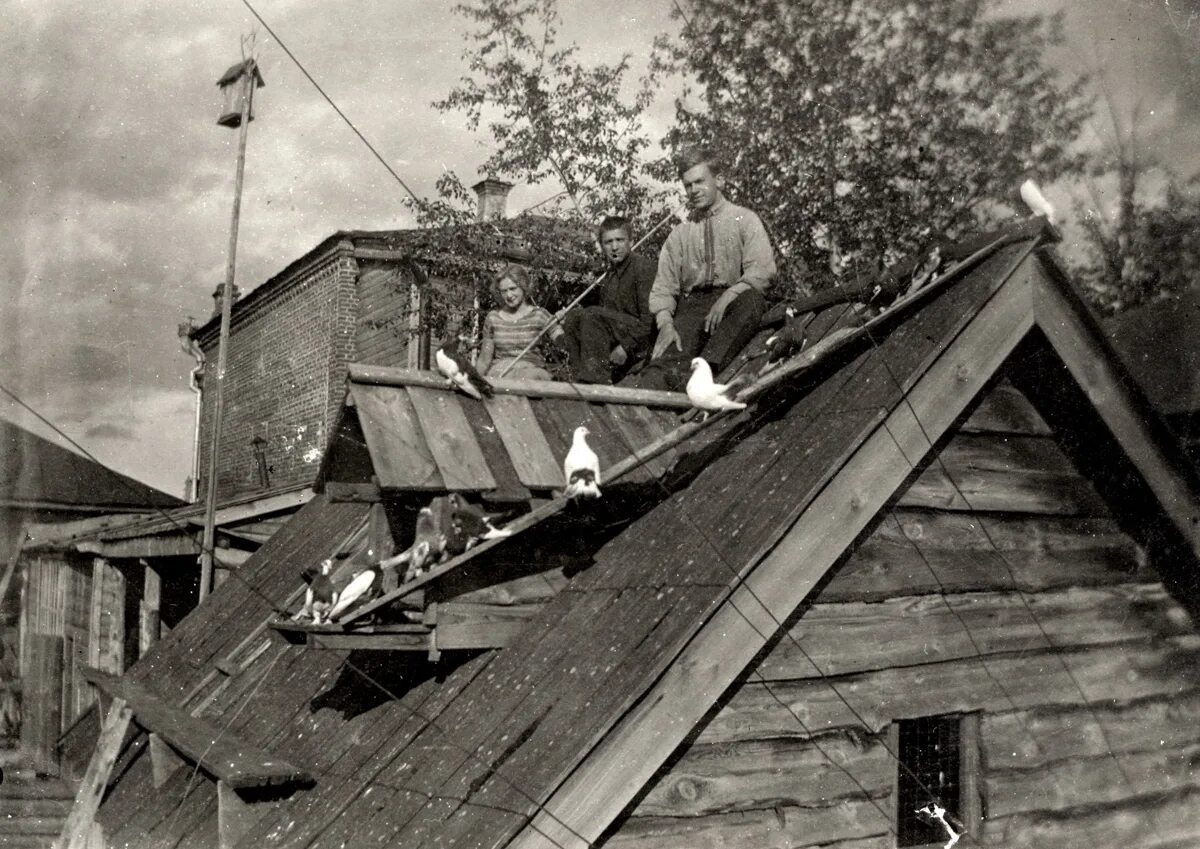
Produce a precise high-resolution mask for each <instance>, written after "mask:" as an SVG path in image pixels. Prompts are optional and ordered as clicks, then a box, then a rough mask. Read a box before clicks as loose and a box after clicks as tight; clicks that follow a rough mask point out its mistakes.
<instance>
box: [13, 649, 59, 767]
mask: <svg viewBox="0 0 1200 849" xmlns="http://www.w3.org/2000/svg"><path fill="white" fill-rule="evenodd" d="M22 648H23V649H24V653H25V658H26V663H25V668H24V670H22V681H21V702H22V704H23V706H24V710H23V711H22V716H21V749H22V750H23V751H25V752H28V753H29V756H30V758H31V760H32V762H33V763H32V765H33V767H34V769H35V770H37V772H39V773H41V774H43V775H58V771H59V763H58V751H57V743H58V737H59V734H60V732H61V731H62V713H63V703H62V681H63V638H62V637H60V636H55V635H53V634H39V633H26V634H25V635H23V639H22Z"/></svg>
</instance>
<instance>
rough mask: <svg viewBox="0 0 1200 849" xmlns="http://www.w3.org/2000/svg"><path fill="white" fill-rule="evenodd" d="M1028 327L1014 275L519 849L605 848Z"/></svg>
mask: <svg viewBox="0 0 1200 849" xmlns="http://www.w3.org/2000/svg"><path fill="white" fill-rule="evenodd" d="M1031 326H1032V316H1031V312H1030V309H1029V289H1028V281H1027V280H1026V279H1025V278H1024V277H1022V276H1020V275H1010V276H1009V277H1008V278H1007V279H1006V280H1005V282H1004V283H1003V284H1002V285H1001V286H1000V288H999V289H998V291H997V292H996V293H995V294H994V295H993V296H992V297H991V299H990V300H989V301H988V302H987V304H986V305H985V306H984V307H983V308H982V309H981V310H980V311H979V312H978V314H977V315H976V316H975V317H974V320H972V321H970V322H968V323H967V326H966V327H965V328H964V329H963V330H962V331H961V332H960V333H959V334H958V336H957V338H955V339H954V341H953V342H951V343H950V345H949V346H948V347H947V348H946V349H945V350H944V351H943V352H942V353H941V355H940V356H938V357H937V358H936V359H935V360H934V362H933V363H932V364H931V365H930V366H929V368H928V369H927V370H926V372H925V373H924V374H923V375H922V376H921V377H920V379H919V380H918V381H917V382H916V384H915V385H914V386H913V388H912V389H911V391H910V392H909V393H908V401H907V403H905V404H903V405H901V406H899V407H897V408H896V409H895V410H893V412H892V413H891V414H889V415H888V417H887V419H886V420H885V421H883V422H881V424H882V425H883V426H882V427H879V428H877V429H876V430H875V431H874V433H872V434H871V435H870V436H869V437H868V438H867V440H866V441H865V442H864V443H862V445H861V447H860V448H859V450H858V451H857V452H856V453H855V454H854V455H853V456H852V457H851V458H849V460H848V461H847V462H846V464H845V466H844V467H843V468H842V470H841V471H840V472H839V473H838V474H837V475H836V477H834V478H833V479H832V480H831V481H830V483H829V484H828V485H827V486H826V487H825V489H824V490H823V491H822V492H821V493H820V495H818V496H817V497H816V498H815V499H814V500H813V501H812V502H811V503H810V505H809V507H808V509H807V510H806V511H805V512H804V514H803V516H802V517H801V519H800V520H799V521H797V522H796V524H795V525H794V526H793V527H792V528H791V529H790V530H789V531H788V532H787V533H786V535H785V536H784V538H783V540H782V541H781V542H780V543H779V544H778V545H777V546H776V547H775V549H774V550H773V551H771V553H770V554H768V555H767V556H766V557H765V558H764V559H763V560H762V561H761V562H760V563H759V564H758V565H757V566H756V567H755V569H754V571H752V572H750V573H749V575H747V576H746V577H745V578H744V583H743V584H742V585H740V586H739V587H738V588H737V589H736V590H734V592H733V593H732V594H731V595H730V596H729V597H728V599H727V600H726V602H725V603H724V604H723V605H722V606H721V607H720V608H719V609H718V611H717V613H716V614H714V616H713V617H712V618H711V619H710V620H709V622H708V623H707V624H706V627H705V628H704V629H703V630H702V631H700V632H699V634H697V635H696V637H695V638H693V640H692V642H691V643H690V644H689V645H688V646H687V648H686V649H685V650H684V652H683V654H682V655H681V656H680V657H679V658H677V659H676V662H675V664H674V665H673V666H671V667H670V669H668V671H667V672H666V674H665V675H663V676H662V677H661V678H660V679H659V681H658V682H657V683H656V684H655V685H654V686H653V687H652V688H651V689H650V691H649V692H648V693H646V694H645V696H644V697H643V699H642V700H641V701H640V702H639V703H638V705H637V706H635V707H634V709H633V710H631V711H630V712H629V713H627V714H626V715H625V716H624V717H623V718H622V719H621V720H620V721H619V722H618V724H617V725H616V727H615V728H614V729H613V731H612V732H610V734H609V735H608V736H607V737H606V738H605V739H604V740H603V741H602V742H601V743H600V745H599V746H597V747H596V748H595V749H594V750H592V752H591V753H590V755H589V757H588V758H587V760H586V761H585V762H584V763H583V765H582V766H581V767H580V768H578V769H576V770H575V771H574V772H573V773H572V774H571V775H570V776H569V777H567V778H566V780H565V781H564V782H563V783H562V784H561V785H559V786H558V788H557V790H556V791H555V792H554V793H553V794H552V795H551V796H550V797H549V799H548V800H547V804H546V810H545V811H544V812H542V813H539V814H537V815H535V816H534V817H533V819H532V821H531V822H530V824H529V826H528V827H527V828H526V829H524V830H523V831H522V832H521V833H520V834H519V835H518V837H517V838H516V839H515V841H514V843H513V844H512V845H513V846H514V849H530V847H546V846H551V845H553V844H554V843H559V844H561V845H562V846H563V847H575V846H579V845H581V843H582V841H581V839H580V838H581V837H582V838H583V840H584V841H586V840H595V839H596V838H597V837H599V835H600V832H601V831H602V830H603V829H604V828H605V827H606V826H607V824H608V823H610V822H612V820H613V819H614V818H615V817H616V816H617V814H619V813H620V811H621V810H622V809H623V808H624V807H625V805H627V804H628V802H629V800H630V799H631V798H632V796H633V795H634V794H635V793H636V792H637V790H638V789H639V788H640V787H642V786H643V785H644V784H645V782H646V781H647V780H648V779H649V777H650V775H651V774H652V773H653V772H654V771H655V770H656V769H657V768H658V767H659V765H660V764H661V763H662V762H663V761H664V760H666V758H667V757H669V756H670V754H671V753H672V752H673V751H674V750H675V748H676V746H677V745H678V744H679V742H680V741H681V740H682V739H683V738H684V737H685V736H686V735H687V734H688V733H689V732H690V731H691V729H692V728H694V727H695V725H696V724H697V723H698V722H699V720H700V718H701V717H702V716H703V715H704V714H705V713H706V712H707V711H708V710H709V708H710V707H711V704H712V701H713V700H715V699H716V698H718V697H719V695H720V694H721V693H723V692H724V690H725V688H726V687H728V685H729V684H730V683H732V681H733V680H734V679H735V678H736V677H737V676H738V675H740V674H741V672H742V671H743V670H744V669H745V667H746V664H748V663H749V662H750V660H751V659H752V657H753V656H754V655H755V654H756V653H757V652H758V651H759V650H760V649H761V648H762V646H763V644H764V643H765V641H766V639H767V637H768V636H769V635H771V634H773V633H774V632H775V630H776V628H777V623H778V622H782V621H786V619H787V618H788V617H789V616H790V615H791V614H792V612H793V611H794V610H795V608H796V606H798V605H799V604H800V603H801V601H802V600H803V598H804V596H805V595H807V593H808V592H809V591H810V590H811V589H812V587H813V586H815V585H816V583H817V582H818V581H819V580H820V579H821V578H822V577H823V576H824V574H825V572H826V570H828V569H829V567H830V566H832V565H833V564H834V563H835V562H836V561H837V560H838V559H839V557H840V556H841V555H842V553H843V551H844V550H845V548H846V546H848V545H849V544H850V542H851V541H852V540H853V539H854V537H855V536H857V534H858V533H860V532H861V531H862V529H863V528H864V527H865V526H866V525H867V523H868V522H869V521H870V520H871V519H872V518H873V517H874V516H875V514H876V513H877V512H878V510H880V509H881V508H882V507H883V506H884V504H885V503H886V501H887V499H888V498H890V497H891V496H892V494H893V493H894V492H895V490H896V488H898V487H899V486H900V484H901V483H902V482H903V481H904V480H905V478H907V477H908V475H909V474H910V472H911V469H912V466H913V464H914V463H917V462H919V461H920V460H921V458H923V457H924V456H925V455H926V454H927V453H928V452H929V451H930V450H932V448H933V446H932V443H931V442H930V441H929V440H930V439H933V440H937V439H938V438H940V436H941V435H942V434H943V433H944V432H945V430H946V429H947V428H948V427H949V426H950V425H951V424H952V423H953V422H954V420H955V419H956V418H957V417H958V416H959V414H960V413H961V412H962V410H963V409H964V408H965V406H966V404H968V403H969V402H970V401H971V400H972V399H973V398H974V397H975V395H976V394H977V393H978V392H979V391H980V390H981V389H982V388H983V386H984V385H985V384H986V382H987V381H988V380H989V379H990V378H991V377H992V375H993V374H995V372H996V371H997V370H998V369H999V367H1000V365H1001V364H1002V363H1003V362H1004V360H1005V359H1006V358H1007V357H1008V355H1009V354H1010V353H1011V352H1012V350H1013V349H1014V348H1015V347H1016V345H1017V343H1018V342H1019V341H1020V340H1021V339H1022V338H1024V336H1025V334H1026V333H1027V332H1028V331H1029V329H1030V327H1031ZM783 368H785V367H784V366H781V367H780V369H776V371H780V370H781V369H783ZM797 564H800V566H797ZM765 605H770V607H765ZM714 659H715V660H714ZM700 694H703V696H701V695H700ZM792 721H793V723H794V722H795V717H792ZM792 728H794V724H793V726H792Z"/></svg>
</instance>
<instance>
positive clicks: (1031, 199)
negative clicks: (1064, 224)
mask: <svg viewBox="0 0 1200 849" xmlns="http://www.w3.org/2000/svg"><path fill="white" fill-rule="evenodd" d="M1021 200H1023V201H1025V205H1026V206H1027V207H1029V209H1030V211H1031V212H1032V213H1033V214H1034V215H1044V216H1045V217H1046V220H1047V221H1049V222H1050V223H1051V224H1054V223H1055V212H1054V205H1053V204H1052V203H1050V201H1048V200H1046V196H1045V195H1043V194H1042V190H1041V189H1039V188H1038V184H1037V183H1035V182H1034V181H1033V180H1032V179H1030V180H1026V181H1025V182H1024V183H1022V184H1021Z"/></svg>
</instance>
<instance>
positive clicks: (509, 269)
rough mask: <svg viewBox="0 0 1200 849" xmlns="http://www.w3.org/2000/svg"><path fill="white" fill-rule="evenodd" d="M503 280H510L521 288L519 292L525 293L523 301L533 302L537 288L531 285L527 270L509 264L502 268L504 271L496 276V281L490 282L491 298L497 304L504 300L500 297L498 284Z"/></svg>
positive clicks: (521, 266) (520, 266)
mask: <svg viewBox="0 0 1200 849" xmlns="http://www.w3.org/2000/svg"><path fill="white" fill-rule="evenodd" d="M504 280H511V281H512V282H514V283H516V284H517V285H518V286H520V287H521V291H522V292H524V293H525V300H526V301H529V302H531V303H532V302H533V299H534V297H535V296H536V295H537V287H536V286H535V285H534V283H533V278H532V277H531V276H530V274H529V269H527V268H526V267H525V266H523V265H518V264H517V263H515V262H514V263H510V264H509V265H506V266H505V267H504V270H503V271H501V272H500V273H499V274H498V275H496V279H495V280H493V281H492V298H494V299H495V301H496V303H497V304H502V303H504V299H503V298H501V297H500V284H501V283H502V282H503V281H504Z"/></svg>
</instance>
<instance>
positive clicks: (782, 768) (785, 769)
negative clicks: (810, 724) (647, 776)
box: [630, 733, 896, 817]
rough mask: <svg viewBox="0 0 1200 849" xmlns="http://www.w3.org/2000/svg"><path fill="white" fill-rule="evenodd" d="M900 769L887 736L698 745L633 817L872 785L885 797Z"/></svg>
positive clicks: (827, 799) (835, 796)
mask: <svg viewBox="0 0 1200 849" xmlns="http://www.w3.org/2000/svg"><path fill="white" fill-rule="evenodd" d="M893 751H894V750H893ZM895 773H896V768H895V765H894V761H893V759H892V756H891V755H890V754H889V753H888V750H887V747H886V746H885V745H884V742H883V741H882V740H879V739H873V738H869V737H862V736H861V735H859V736H852V735H850V734H847V733H833V734H828V735H822V736H821V738H820V739H819V740H817V741H813V740H812V739H811V738H805V737H803V736H793V737H773V738H770V739H764V740H747V741H742V742H735V743H729V744H717V745H710V744H697V745H693V746H690V747H688V749H687V750H686V752H685V753H684V754H683V756H682V757H681V758H680V759H679V760H678V761H676V762H675V763H674V764H672V766H671V768H670V769H669V770H668V771H667V772H666V773H665V774H663V775H661V776H659V777H658V778H657V779H656V780H655V781H654V783H653V785H652V786H651V787H650V789H649V791H648V792H647V793H646V794H645V796H644V797H643V798H642V800H641V801H640V802H638V803H637V806H636V807H635V808H634V809H633V811H632V812H631V813H630V816H633V817H654V816H664V817H696V816H707V815H711V814H720V813H726V812H729V811H736V810H746V809H754V808H757V809H764V808H775V807H785V806H799V807H803V808H809V807H820V806H824V805H832V804H836V802H837V801H849V800H856V801H857V800H860V799H861V798H862V793H863V792H864V791H866V792H867V793H870V794H871V796H872V797H874V798H878V797H882V796H886V795H887V794H888V793H889V792H890V790H891V786H892V782H893V780H894V777H895ZM851 776H853V779H851ZM856 782H857V783H856Z"/></svg>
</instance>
